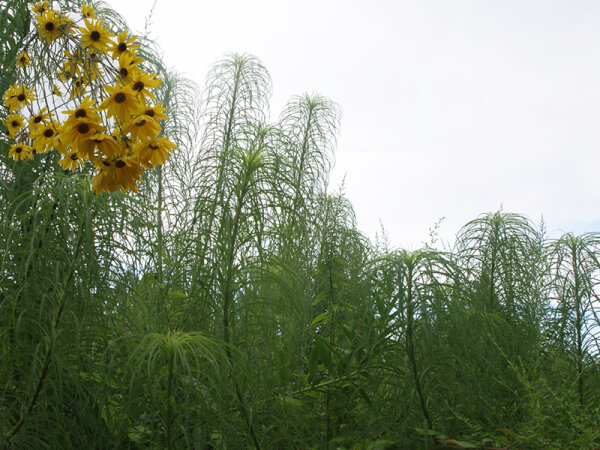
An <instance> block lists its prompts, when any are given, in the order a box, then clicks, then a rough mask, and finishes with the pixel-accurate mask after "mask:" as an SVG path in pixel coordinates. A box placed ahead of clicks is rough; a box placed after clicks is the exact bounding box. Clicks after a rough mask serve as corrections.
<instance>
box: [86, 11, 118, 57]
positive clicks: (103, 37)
mask: <svg viewBox="0 0 600 450" xmlns="http://www.w3.org/2000/svg"><path fill="white" fill-rule="evenodd" d="M83 22H84V23H85V28H84V27H79V31H81V46H82V47H87V48H88V50H89V51H90V52H91V53H95V52H98V53H106V51H107V50H108V44H110V42H111V41H110V38H112V37H113V36H114V34H112V33H111V32H110V31H108V28H107V27H105V26H104V24H103V23H102V20H94V21H89V20H87V19H84V20H83Z"/></svg>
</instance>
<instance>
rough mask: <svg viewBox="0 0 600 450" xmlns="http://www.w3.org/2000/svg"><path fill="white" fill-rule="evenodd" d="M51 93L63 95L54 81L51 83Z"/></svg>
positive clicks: (58, 95)
mask: <svg viewBox="0 0 600 450" xmlns="http://www.w3.org/2000/svg"><path fill="white" fill-rule="evenodd" d="M52 95H56V96H57V97H62V95H63V94H62V92H61V91H60V88H59V87H58V86H57V85H56V84H54V83H52Z"/></svg>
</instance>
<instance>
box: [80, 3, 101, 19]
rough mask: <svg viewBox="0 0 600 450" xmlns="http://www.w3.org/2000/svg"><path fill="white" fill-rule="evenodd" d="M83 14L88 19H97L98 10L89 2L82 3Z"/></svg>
mask: <svg viewBox="0 0 600 450" xmlns="http://www.w3.org/2000/svg"><path fill="white" fill-rule="evenodd" d="M81 14H82V15H83V17H85V18H86V19H96V18H97V17H96V10H94V8H93V7H92V5H91V4H89V3H82V4H81Z"/></svg>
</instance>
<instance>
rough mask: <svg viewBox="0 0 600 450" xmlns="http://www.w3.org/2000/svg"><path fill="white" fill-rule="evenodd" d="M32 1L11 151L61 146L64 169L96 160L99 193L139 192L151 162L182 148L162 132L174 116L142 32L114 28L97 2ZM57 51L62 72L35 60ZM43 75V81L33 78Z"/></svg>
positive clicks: (11, 100)
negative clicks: (150, 66) (73, 8)
mask: <svg viewBox="0 0 600 450" xmlns="http://www.w3.org/2000/svg"><path fill="white" fill-rule="evenodd" d="M31 6H32V12H33V13H34V15H35V19H36V22H37V28H36V30H35V34H36V36H35V37H36V38H37V39H31V40H30V42H32V44H30V45H31V47H32V51H33V53H29V52H28V50H30V49H29V48H26V49H25V50H23V51H22V52H21V53H20V54H19V55H18V56H17V60H16V66H17V67H18V68H19V79H21V80H22V81H23V82H22V83H21V82H18V83H15V84H13V85H12V86H10V88H9V89H8V90H7V91H6V92H5V94H4V105H5V106H6V107H7V108H8V115H7V116H6V119H5V120H4V123H5V125H6V129H7V134H8V136H9V138H11V139H13V140H14V141H15V143H14V144H13V145H12V146H11V147H10V150H9V156H10V157H12V158H14V159H15V160H23V161H25V160H30V159H33V158H34V155H39V154H44V153H47V152H48V151H50V150H52V149H56V150H57V151H58V152H59V153H60V155H61V156H62V158H61V159H60V160H59V161H58V162H59V164H61V166H62V169H63V170H71V171H75V170H77V169H78V168H79V167H81V166H84V165H88V166H90V167H93V168H94V172H95V176H94V178H93V180H92V190H93V191H94V192H95V193H100V192H102V191H107V192H113V191H115V190H117V189H121V190H123V191H124V192H125V191H127V190H132V191H136V192H137V183H138V182H140V181H141V177H142V173H143V170H144V169H149V168H152V167H155V166H157V165H159V164H163V163H164V162H165V161H166V160H167V159H169V155H170V152H171V151H172V150H173V149H175V148H176V146H175V145H174V144H173V143H172V142H171V141H169V139H167V138H166V137H163V136H161V132H162V129H161V121H165V120H168V116H167V115H166V114H165V110H166V108H164V107H163V106H162V103H160V102H158V103H157V102H156V96H155V95H154V93H153V92H152V90H153V89H155V88H158V87H159V86H160V85H161V79H160V78H158V77H157V76H156V75H155V74H154V73H148V72H146V71H144V69H143V68H142V66H143V64H144V59H143V58H141V57H140V56H138V54H137V50H138V48H139V47H140V45H139V44H136V43H135V42H136V37H135V36H131V35H129V34H128V33H127V31H123V32H121V33H119V34H118V35H115V34H113V33H112V32H111V31H110V29H109V27H108V26H107V25H105V24H104V23H103V20H101V19H98V18H97V16H96V11H95V10H94V8H93V7H92V6H91V5H90V4H86V3H84V4H83V6H82V8H81V11H78V12H77V13H76V14H74V13H73V12H71V13H69V12H65V11H56V10H53V9H52V8H51V7H50V4H49V3H48V2H47V1H39V2H37V3H33V4H32V5H31ZM57 53H58V54H59V55H60V54H62V55H64V57H61V58H58V59H56V58H55V59H54V60H53V64H54V66H56V67H55V71H54V73H53V74H52V75H48V74H47V73H46V74H45V76H44V77H40V76H39V75H40V74H39V73H37V72H36V66H38V65H39V66H46V67H47V66H48V64H47V61H43V63H44V64H35V63H34V64H32V60H33V61H35V60H36V58H45V57H46V56H47V57H48V58H51V55H56V54H57ZM39 62H40V61H38V63H39ZM37 79H42V81H40V82H37V83H36V85H35V86H28V84H27V83H26V80H37ZM61 87H62V89H61ZM63 91H64V92H65V93H66V95H63Z"/></svg>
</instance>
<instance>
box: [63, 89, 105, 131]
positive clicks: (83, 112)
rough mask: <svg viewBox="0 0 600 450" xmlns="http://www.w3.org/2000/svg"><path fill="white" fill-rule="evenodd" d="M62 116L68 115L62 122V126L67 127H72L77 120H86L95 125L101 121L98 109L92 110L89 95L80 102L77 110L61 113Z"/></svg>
mask: <svg viewBox="0 0 600 450" xmlns="http://www.w3.org/2000/svg"><path fill="white" fill-rule="evenodd" d="M63 114H68V115H69V117H68V118H67V120H65V122H64V125H68V126H70V125H73V124H74V123H75V122H77V121H78V120H79V119H88V120H91V121H92V122H96V123H99V122H100V120H101V119H100V115H99V114H98V109H97V108H94V100H92V99H91V98H90V97H89V95H88V96H86V97H85V98H84V99H83V100H81V103H80V104H79V108H76V109H69V110H67V111H63Z"/></svg>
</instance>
